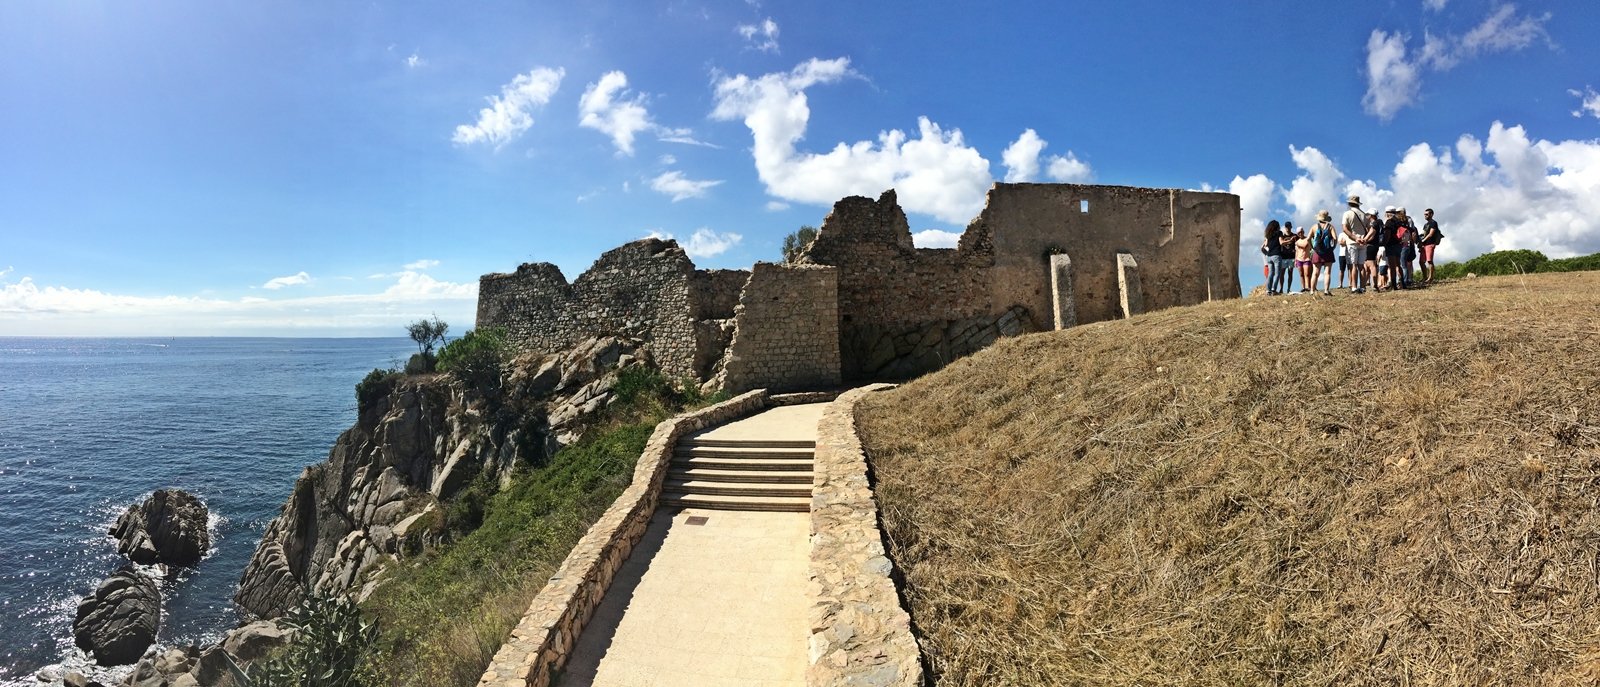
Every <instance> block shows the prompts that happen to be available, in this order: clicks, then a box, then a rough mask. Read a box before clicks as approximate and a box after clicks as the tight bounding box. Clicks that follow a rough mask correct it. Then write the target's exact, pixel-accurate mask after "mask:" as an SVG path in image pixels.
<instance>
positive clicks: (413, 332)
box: [406, 315, 450, 356]
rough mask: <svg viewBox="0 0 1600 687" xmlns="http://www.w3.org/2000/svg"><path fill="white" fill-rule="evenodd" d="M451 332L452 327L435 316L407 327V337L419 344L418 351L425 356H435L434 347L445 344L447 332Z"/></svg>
mask: <svg viewBox="0 0 1600 687" xmlns="http://www.w3.org/2000/svg"><path fill="white" fill-rule="evenodd" d="M447 331H450V325H448V324H445V323H444V321H443V320H440V319H439V316H438V315H434V316H433V318H432V319H421V320H417V321H416V322H412V323H411V324H408V325H406V335H408V336H410V337H411V340H412V341H415V342H417V350H418V352H420V353H422V354H423V355H424V356H431V355H433V347H434V346H437V345H439V344H441V343H444V334H445V332H447Z"/></svg>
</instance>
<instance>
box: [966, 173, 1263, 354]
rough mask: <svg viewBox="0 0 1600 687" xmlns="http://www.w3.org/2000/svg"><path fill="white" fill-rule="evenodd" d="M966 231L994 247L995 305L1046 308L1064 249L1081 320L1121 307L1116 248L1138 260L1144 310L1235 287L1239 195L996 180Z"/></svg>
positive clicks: (1112, 314)
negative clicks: (1053, 262)
mask: <svg viewBox="0 0 1600 687" xmlns="http://www.w3.org/2000/svg"><path fill="white" fill-rule="evenodd" d="M969 240H970V241H974V242H979V243H983V244H986V245H989V246H991V247H992V250H993V251H994V271H993V273H992V275H991V282H990V283H991V290H990V299H991V300H990V305H991V308H994V309H998V308H1002V307H1009V306H1013V305H1021V306H1023V307H1025V308H1027V309H1028V311H1029V312H1033V313H1048V312H1052V311H1053V309H1054V308H1053V303H1052V300H1051V296H1052V291H1051V284H1050V271H1049V265H1048V263H1049V255H1050V254H1052V253H1064V254H1066V255H1067V256H1069V257H1070V258H1071V261H1072V288H1073V291H1074V297H1073V303H1072V305H1073V310H1074V312H1075V314H1076V316H1077V321H1078V323H1079V324H1084V323H1088V322H1098V321H1101V320H1109V319H1114V318H1117V317H1120V316H1121V313H1120V310H1121V302H1122V298H1121V294H1120V293H1119V291H1118V282H1117V274H1118V270H1117V254H1119V253H1127V254H1130V255H1132V256H1133V257H1134V259H1135V260H1136V261H1137V262H1138V265H1139V272H1140V274H1139V276H1140V281H1141V284H1142V287H1143V289H1144V294H1143V302H1144V308H1145V309H1146V310H1159V309H1161V308H1170V307H1172V306H1175V305H1193V304H1195V303H1201V302H1204V301H1206V300H1208V299H1212V298H1235V297H1238V295H1239V279H1238V270H1239V258H1238V254H1239V251H1238V241H1239V197H1238V196H1235V195H1233V194H1229V193H1207V192H1201V191H1182V190H1179V189H1164V188H1135V187H1131V186H1092V185H1081V184H995V186H994V188H992V189H990V190H989V198H988V203H987V204H986V205H985V207H984V209H983V212H982V213H980V214H979V215H978V218H977V219H975V220H973V222H972V224H971V225H970V226H969V227H968V228H967V235H966V236H963V237H962V241H963V242H966V241H969ZM1040 321H1041V322H1045V321H1048V318H1040Z"/></svg>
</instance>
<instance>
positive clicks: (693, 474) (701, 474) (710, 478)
mask: <svg viewBox="0 0 1600 687" xmlns="http://www.w3.org/2000/svg"><path fill="white" fill-rule="evenodd" d="M675 474H676V476H677V477H678V478H680V479H687V480H693V481H696V482H757V483H764V484H807V485H809V484H811V480H812V475H811V472H810V471H805V472H801V471H799V470H715V469H711V468H687V469H684V470H680V471H678V472H677V473H675Z"/></svg>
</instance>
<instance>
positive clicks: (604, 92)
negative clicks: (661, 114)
mask: <svg viewBox="0 0 1600 687" xmlns="http://www.w3.org/2000/svg"><path fill="white" fill-rule="evenodd" d="M645 102H646V97H645V95H644V94H643V93H634V92H632V91H631V90H629V89H628V75H627V74H624V73H623V72H621V71H609V72H606V73H605V74H604V75H602V76H601V77H600V80H599V81H596V82H594V83H592V84H589V87H588V88H587V89H585V90H584V92H583V97H582V98H580V99H579V100H578V125H579V126H582V127H586V128H589V129H594V130H595V131H599V132H600V133H603V134H605V135H607V136H610V137H611V143H612V144H613V145H615V146H616V147H617V153H618V154H619V155H632V154H633V141H634V139H635V138H636V137H638V135H639V134H641V133H650V134H654V135H655V136H656V138H657V139H659V140H662V141H667V142H669V143H688V144H692V145H701V146H707V147H712V148H714V147H716V146H712V145H711V144H709V143H705V142H703V141H699V140H696V139H695V138H694V131H692V130H690V129H683V128H672V127H666V126H661V125H660V124H657V123H656V122H655V120H654V119H653V118H652V117H651V116H650V110H649V109H648V108H646V107H645ZM666 157H671V156H666ZM663 164H670V163H663Z"/></svg>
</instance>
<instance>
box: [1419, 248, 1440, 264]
mask: <svg viewBox="0 0 1600 687" xmlns="http://www.w3.org/2000/svg"><path fill="white" fill-rule="evenodd" d="M1438 247H1439V245H1438V244H1436V243H1424V244H1422V261H1423V262H1425V263H1428V264H1429V265H1432V264H1433V249H1435V248H1438Z"/></svg>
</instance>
